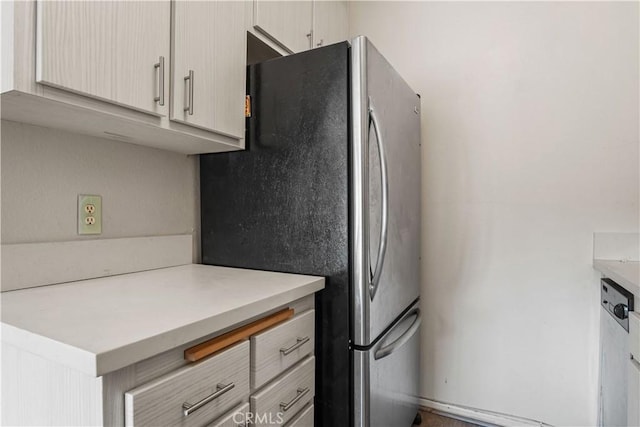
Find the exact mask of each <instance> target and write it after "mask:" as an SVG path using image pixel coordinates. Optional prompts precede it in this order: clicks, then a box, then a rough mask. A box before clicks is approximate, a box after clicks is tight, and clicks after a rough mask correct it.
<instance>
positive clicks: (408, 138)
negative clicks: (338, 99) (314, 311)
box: [351, 37, 421, 346]
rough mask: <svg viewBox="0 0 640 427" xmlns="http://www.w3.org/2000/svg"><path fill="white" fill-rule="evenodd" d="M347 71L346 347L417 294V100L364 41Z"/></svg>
mask: <svg viewBox="0 0 640 427" xmlns="http://www.w3.org/2000/svg"><path fill="white" fill-rule="evenodd" d="M351 65H352V76H351V79H352V84H351V87H352V89H351V90H352V92H351V101H352V102H351V109H352V157H351V159H352V160H351V161H352V184H351V194H352V209H351V215H352V239H351V242H352V243H351V244H352V261H353V270H352V272H353V279H352V280H353V282H352V289H353V292H352V295H353V307H352V318H353V343H354V344H356V345H360V346H367V345H370V344H371V343H372V342H373V341H374V340H375V339H376V338H377V337H378V336H379V335H380V334H381V333H382V331H384V330H385V328H386V327H387V326H388V325H389V324H390V323H391V322H393V320H394V319H395V318H396V317H397V316H399V315H400V313H402V311H403V310H404V309H406V308H407V307H408V306H409V305H410V304H411V303H412V302H413V301H414V300H415V299H416V298H418V296H419V294H420V292H419V285H420V259H419V254H420V220H421V214H420V207H421V203H420V199H421V190H420V185H421V166H420V159H421V149H420V116H419V115H418V114H415V111H414V110H415V109H417V108H418V107H419V98H418V96H417V95H416V94H415V93H414V92H413V91H412V90H411V88H410V87H409V86H408V85H407V84H406V83H405V81H404V80H403V79H402V78H401V77H400V75H398V73H397V72H396V71H395V70H394V69H393V67H391V65H390V64H389V63H388V62H387V61H386V60H385V59H384V57H382V55H380V53H379V52H378V51H377V50H376V49H375V47H374V46H373V45H371V43H369V42H368V40H367V39H366V38H364V37H358V38H356V39H354V40H353V42H352V48H351ZM369 99H370V101H371V105H373V106H374V108H375V110H374V116H375V119H374V120H376V121H377V123H376V124H377V125H378V128H377V129H378V133H379V137H380V138H381V139H382V140H383V141H384V148H383V150H384V153H382V154H381V153H380V149H379V145H378V143H379V141H378V139H379V138H378V137H376V135H375V131H376V127H375V126H374V127H373V129H372V130H373V134H370V133H369V114H368V113H369V111H368V100H369ZM372 138H374V139H376V143H375V144H374V143H373V141H371V143H370V140H371V139H372ZM381 156H384V157H386V164H387V171H386V173H387V178H388V179H387V182H388V195H387V198H388V199H387V202H386V203H387V204H388V225H387V227H388V232H387V240H386V252H385V256H384V258H383V260H384V261H383V264H384V265H381V268H380V269H379V277H380V278H379V282H377V283H378V285H377V287H376V290H375V295H376V297H375V299H373V300H372V299H371V293H370V278H371V271H372V270H373V271H375V270H376V269H377V267H378V265H373V266H372V265H370V264H371V263H370V260H369V258H370V253H371V250H372V249H373V248H376V252H379V250H380V245H383V244H384V242H382V241H381V239H380V236H381V235H382V233H381V232H377V230H379V229H380V230H381V229H382V227H383V226H384V224H385V223H387V219H386V218H384V217H383V215H382V213H383V209H382V207H381V206H380V205H382V204H383V203H384V202H383V199H385V197H383V192H384V190H383V187H384V186H382V185H381V182H382V180H381V178H380V176H381V175H382V174H383V173H384V172H383V171H382V170H381V168H380V165H381V164H382V162H381V160H380V157H381ZM371 258H373V259H375V257H371Z"/></svg>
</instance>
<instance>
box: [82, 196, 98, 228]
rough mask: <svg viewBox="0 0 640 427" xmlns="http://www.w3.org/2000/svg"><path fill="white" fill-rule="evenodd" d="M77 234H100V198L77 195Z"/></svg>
mask: <svg viewBox="0 0 640 427" xmlns="http://www.w3.org/2000/svg"><path fill="white" fill-rule="evenodd" d="M78 234H102V197H101V196H96V195H90V194H78Z"/></svg>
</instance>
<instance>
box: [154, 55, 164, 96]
mask: <svg viewBox="0 0 640 427" xmlns="http://www.w3.org/2000/svg"><path fill="white" fill-rule="evenodd" d="M153 67H154V68H157V69H158V96H156V97H154V98H153V100H154V101H156V102H157V103H158V104H160V105H164V56H161V57H160V58H158V62H157V63H155V64H153Z"/></svg>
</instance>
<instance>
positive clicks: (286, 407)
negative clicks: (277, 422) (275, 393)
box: [280, 387, 309, 412]
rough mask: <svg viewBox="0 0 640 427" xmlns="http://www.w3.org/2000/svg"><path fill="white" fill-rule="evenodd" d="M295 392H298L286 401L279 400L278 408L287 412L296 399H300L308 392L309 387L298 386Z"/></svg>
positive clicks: (296, 401)
mask: <svg viewBox="0 0 640 427" xmlns="http://www.w3.org/2000/svg"><path fill="white" fill-rule="evenodd" d="M297 392H298V394H296V397H294V398H293V399H291V400H290V401H289V402H288V403H285V402H281V403H280V409H282V410H283V411H284V412H287V411H288V410H289V409H291V407H292V406H293V405H295V404H296V403H298V400H300V399H302V398H303V397H304V395H305V394H307V393H309V387H305V388H299V389H298V390H297Z"/></svg>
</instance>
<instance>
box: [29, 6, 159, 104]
mask: <svg viewBox="0 0 640 427" xmlns="http://www.w3.org/2000/svg"><path fill="white" fill-rule="evenodd" d="M36 19H37V24H36V27H37V28H36V34H37V38H36V43H37V46H36V54H37V56H36V81H37V82H38V83H42V84H46V85H51V86H54V87H58V88H62V89H66V90H69V91H73V92H77V93H80V94H83V95H87V96H91V97H95V98H98V99H101V100H105V101H109V102H113V103H116V104H119V105H123V106H126V107H130V108H134V109H137V110H141V111H145V112H149V113H153V114H159V115H166V113H167V111H168V106H167V104H166V102H165V100H164V98H165V97H164V93H165V92H166V90H167V88H168V81H167V79H166V77H165V66H168V60H169V51H170V44H169V43H170V39H169V34H170V33H169V29H170V22H171V3H170V2H169V1H168V0H165V1H153V2H142V1H128V2H103V1H77V2H61V1H42V2H38V3H37V13H36ZM165 64H166V65H165ZM167 77H168V76H167Z"/></svg>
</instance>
